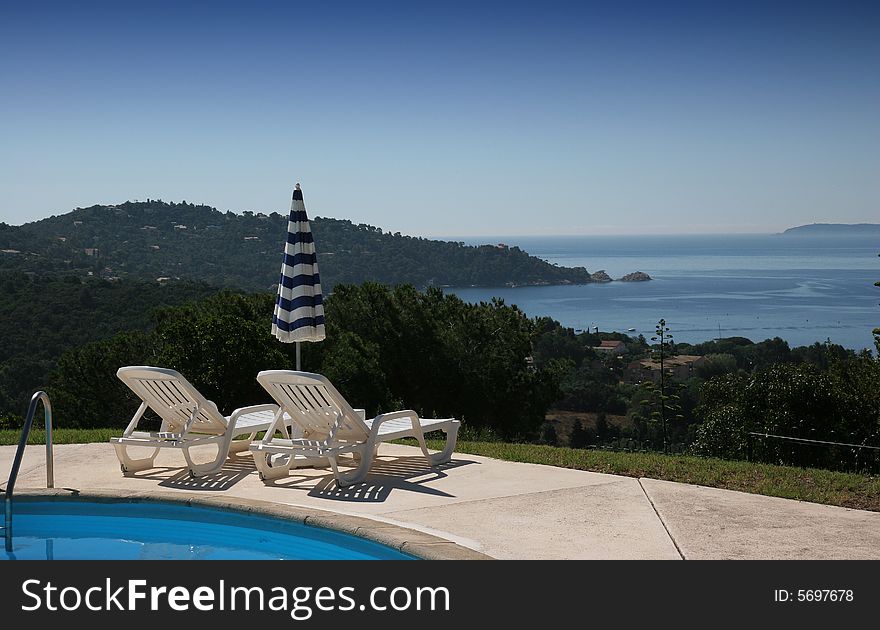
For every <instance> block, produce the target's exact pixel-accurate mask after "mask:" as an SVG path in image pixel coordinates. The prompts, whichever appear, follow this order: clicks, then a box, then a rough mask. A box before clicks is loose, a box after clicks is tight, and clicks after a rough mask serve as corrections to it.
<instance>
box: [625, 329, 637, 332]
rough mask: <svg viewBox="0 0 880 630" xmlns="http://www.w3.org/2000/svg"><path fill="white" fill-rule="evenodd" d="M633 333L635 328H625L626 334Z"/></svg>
mask: <svg viewBox="0 0 880 630" xmlns="http://www.w3.org/2000/svg"><path fill="white" fill-rule="evenodd" d="M635 331H636V329H635V328H627V329H626V332H635Z"/></svg>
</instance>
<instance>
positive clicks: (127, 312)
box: [0, 272, 216, 416]
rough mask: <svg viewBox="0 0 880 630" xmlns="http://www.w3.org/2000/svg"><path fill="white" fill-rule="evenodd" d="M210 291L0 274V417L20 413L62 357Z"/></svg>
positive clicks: (142, 325) (141, 327) (145, 324)
mask: <svg viewBox="0 0 880 630" xmlns="http://www.w3.org/2000/svg"><path fill="white" fill-rule="evenodd" d="M215 292H216V289H214V288H211V287H209V286H208V285H206V284H204V283H195V282H175V283H169V284H159V283H156V282H109V281H106V280H100V279H98V278H87V279H84V280H80V279H78V278H76V277H73V276H67V277H55V278H51V277H40V276H34V277H31V276H28V275H26V274H23V273H15V272H0V339H2V343H0V416H3V415H16V414H21V413H23V412H24V409H25V408H26V406H27V402H28V401H29V400H30V396H31V394H32V393H33V392H34V391H35V390H37V389H40V388H43V387H46V386H47V385H48V377H49V372H50V371H51V369H52V368H53V367H54V366H55V363H56V361H57V360H58V358H59V357H60V356H61V354H62V353H63V352H64V351H65V350H68V349H71V348H76V347H78V346H81V345H83V344H85V343H88V342H90V341H96V340H100V339H105V338H107V337H110V336H111V335H113V334H114V333H117V332H120V331H146V330H147V329H149V327H150V313H151V312H152V311H153V310H154V309H156V308H161V307H164V306H171V305H175V304H182V303H184V302H187V301H191V300H196V299H199V298H202V297H205V296H207V295H211V294H213V293H215Z"/></svg>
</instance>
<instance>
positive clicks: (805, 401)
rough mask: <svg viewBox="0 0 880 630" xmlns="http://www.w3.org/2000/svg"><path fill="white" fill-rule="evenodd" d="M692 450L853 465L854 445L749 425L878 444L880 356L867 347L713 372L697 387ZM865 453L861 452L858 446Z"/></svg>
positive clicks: (812, 463) (780, 460)
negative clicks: (824, 358)
mask: <svg viewBox="0 0 880 630" xmlns="http://www.w3.org/2000/svg"><path fill="white" fill-rule="evenodd" d="M697 414H698V416H700V418H701V419H702V422H701V423H700V424H699V426H698V427H697V430H696V440H695V442H694V448H695V450H696V451H697V452H699V453H702V454H706V455H714V456H719V457H732V458H745V457H747V456H751V457H753V458H755V459H757V460H760V461H768V462H773V463H785V464H802V465H810V466H824V467H829V468H847V467H853V466H854V465H855V464H856V462H855V457H856V452H854V451H853V450H852V449H848V448H838V447H833V446H828V445H812V444H811V443H804V444H798V443H794V442H791V441H785V440H778V439H765V438H762V437H760V436H758V437H756V436H752V437H751V438H750V437H749V435H748V433H750V432H753V433H761V434H770V435H781V436H787V437H794V438H805V439H808V440H821V441H830V442H845V443H850V444H867V445H874V446H877V445H880V362H878V360H877V359H876V358H875V357H873V356H871V355H870V354H868V353H863V354H859V355H857V356H850V357H848V358H846V359H836V358H832V359H831V360H830V362H829V365H828V367H827V369H822V368H820V367H817V366H816V365H813V364H806V363H802V364H784V363H778V364H775V365H772V366H770V367H767V368H763V369H759V370H756V371H755V372H753V373H751V374H744V373H737V374H728V375H724V376H716V377H714V378H712V379H711V380H709V381H707V382H706V383H705V384H704V385H703V387H702V389H701V399H700V405H699V407H698V409H697ZM861 456H862V457H864V456H865V453H861Z"/></svg>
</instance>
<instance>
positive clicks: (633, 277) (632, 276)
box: [620, 271, 651, 282]
mask: <svg viewBox="0 0 880 630" xmlns="http://www.w3.org/2000/svg"><path fill="white" fill-rule="evenodd" d="M650 279H651V276H649V275H648V274H646V273H644V272H642V271H634V272H632V273H628V274H626V275H625V276H624V277H622V278H621V279H620V281H621V282H644V281H646V280H650Z"/></svg>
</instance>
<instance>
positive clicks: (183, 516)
mask: <svg viewBox="0 0 880 630" xmlns="http://www.w3.org/2000/svg"><path fill="white" fill-rule="evenodd" d="M13 533H14V536H13V551H12V553H9V552H5V551H4V553H3V554H2V555H0V559H4V560H45V559H55V560H81V559H89V560H91V559H100V560H404V559H412V557H411V556H408V555H406V554H403V553H400V552H399V551H396V550H394V549H392V548H390V547H386V546H384V545H380V544H378V543H375V542H372V541H370V540H365V539H363V538H357V537H355V536H350V535H348V534H343V533H340V532H335V531H332V530H327V529H322V528H318V527H309V526H306V525H302V524H300V523H291V522H287V521H283V520H281V519H275V518H268V517H263V516H257V515H249V514H241V513H236V512H230V511H223V510H217V509H210V508H200V507H189V506H184V505H176V504H172V503H97V502H87V501H60V502H59V501H53V502H49V501H45V502H16V503H15V506H14V517H13Z"/></svg>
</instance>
